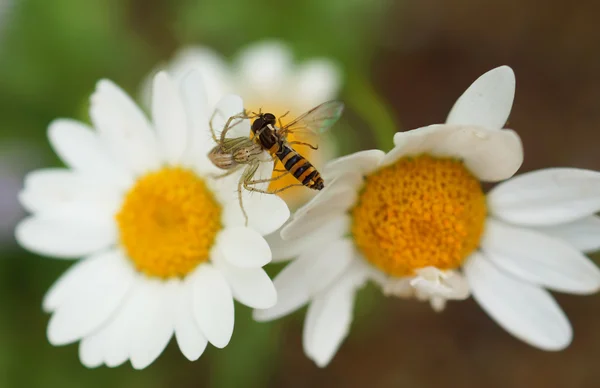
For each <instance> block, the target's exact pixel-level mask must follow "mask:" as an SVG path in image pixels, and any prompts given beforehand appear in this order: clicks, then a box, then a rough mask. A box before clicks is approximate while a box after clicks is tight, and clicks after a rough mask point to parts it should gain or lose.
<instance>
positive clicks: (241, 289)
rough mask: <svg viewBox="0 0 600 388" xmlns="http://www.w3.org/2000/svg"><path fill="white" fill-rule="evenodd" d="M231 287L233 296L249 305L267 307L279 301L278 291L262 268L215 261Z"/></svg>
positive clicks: (260, 307)
mask: <svg viewBox="0 0 600 388" xmlns="http://www.w3.org/2000/svg"><path fill="white" fill-rule="evenodd" d="M215 265H216V266H217V267H218V268H219V269H220V270H221V272H222V274H223V276H224V277H225V279H227V282H228V283H229V286H230V287H231V291H232V294H233V297H234V298H235V299H236V300H237V301H238V302H240V303H242V304H245V305H246V306H248V307H252V308H259V309H266V308H269V307H273V306H274V305H275V303H276V302H277V291H276V290H275V286H274V285H273V282H272V281H271V278H269V275H267V273H266V272H265V271H264V270H263V269H262V268H249V269H246V268H238V267H234V266H232V265H229V264H228V263H227V262H225V261H221V262H219V263H215Z"/></svg>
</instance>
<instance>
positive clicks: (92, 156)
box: [48, 119, 133, 188]
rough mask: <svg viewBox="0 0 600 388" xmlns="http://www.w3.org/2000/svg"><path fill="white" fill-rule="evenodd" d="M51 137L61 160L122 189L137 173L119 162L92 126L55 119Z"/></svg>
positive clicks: (50, 130) (51, 127)
mask: <svg viewBox="0 0 600 388" xmlns="http://www.w3.org/2000/svg"><path fill="white" fill-rule="evenodd" d="M48 138H49V140H50V144H52V148H53V149H54V151H55V152H56V154H57V155H58V156H59V157H60V159H61V160H62V161H63V162H64V163H65V164H66V165H67V166H68V167H70V168H72V169H73V170H76V171H79V172H81V173H84V174H89V175H91V176H93V177H94V178H95V179H97V180H98V181H101V182H106V183H108V184H113V185H115V186H116V187H119V188H127V187H129V186H130V185H131V184H132V183H133V176H132V175H131V174H130V173H128V172H127V171H126V170H125V169H124V168H122V167H121V166H120V165H118V164H117V163H116V162H115V160H114V159H113V158H112V157H111V154H110V152H109V150H108V149H107V148H106V147H105V145H104V143H102V142H101V141H100V138H99V137H98V135H97V134H96V132H94V131H93V130H92V129H91V128H90V127H88V126H87V125H85V124H83V123H80V122H78V121H75V120H70V119H58V120H54V121H53V122H52V123H51V124H50V126H49V127H48Z"/></svg>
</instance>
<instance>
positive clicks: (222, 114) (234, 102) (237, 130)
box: [210, 94, 250, 138]
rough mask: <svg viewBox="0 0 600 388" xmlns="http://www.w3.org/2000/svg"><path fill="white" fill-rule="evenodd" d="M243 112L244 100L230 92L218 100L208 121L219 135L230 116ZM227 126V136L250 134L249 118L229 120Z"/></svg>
mask: <svg viewBox="0 0 600 388" xmlns="http://www.w3.org/2000/svg"><path fill="white" fill-rule="evenodd" d="M243 112H244V102H243V101H242V98H241V97H240V96H237V95H235V94H230V95H227V96H225V97H223V98H222V99H221V100H219V103H218V104H217V106H216V107H215V111H214V112H213V113H212V116H211V119H212V120H211V121H210V122H211V125H212V128H213V130H214V131H215V132H216V134H217V136H220V135H221V131H223V129H225V125H227V123H228V121H229V120H230V118H231V117H233V116H239V115H240V114H242V113H243ZM228 127H229V131H228V132H227V135H226V137H227V138H235V137H240V136H250V120H244V119H240V118H235V119H232V120H231V121H229V124H228Z"/></svg>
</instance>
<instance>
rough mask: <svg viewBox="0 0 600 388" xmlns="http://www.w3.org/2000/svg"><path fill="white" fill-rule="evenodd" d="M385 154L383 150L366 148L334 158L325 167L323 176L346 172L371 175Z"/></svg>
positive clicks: (331, 176)
mask: <svg viewBox="0 0 600 388" xmlns="http://www.w3.org/2000/svg"><path fill="white" fill-rule="evenodd" d="M384 156H385V152H383V151H381V150H366V151H359V152H355V153H353V154H351V155H348V156H342V157H341V158H337V159H334V160H332V161H331V162H329V163H327V165H325V168H323V176H324V177H327V179H333V178H335V177H337V176H339V175H342V174H346V173H359V174H361V175H369V174H370V173H371V172H373V171H375V170H376V169H377V168H378V167H379V164H380V163H381V161H382V160H383V158H384Z"/></svg>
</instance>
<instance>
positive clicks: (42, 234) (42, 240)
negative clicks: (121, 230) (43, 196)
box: [15, 211, 117, 259]
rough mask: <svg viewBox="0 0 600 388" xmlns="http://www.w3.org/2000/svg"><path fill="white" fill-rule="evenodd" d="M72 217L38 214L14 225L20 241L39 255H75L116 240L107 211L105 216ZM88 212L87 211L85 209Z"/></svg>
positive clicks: (59, 256) (69, 257)
mask: <svg viewBox="0 0 600 388" xmlns="http://www.w3.org/2000/svg"><path fill="white" fill-rule="evenodd" d="M70 213H71V215H72V217H69V215H68V214H66V213H65V214H64V217H61V218H58V217H57V216H49V215H44V214H42V215H37V216H32V217H28V218H26V219H24V220H23V221H21V222H20V223H19V225H17V227H16V229H15V237H16V239H17V241H18V242H19V244H20V245H21V246H23V247H25V248H26V249H28V250H30V251H32V252H35V253H38V254H40V255H46V256H53V257H57V258H67V259H71V258H78V257H81V256H85V255H88V254H90V253H94V252H97V251H99V250H102V249H104V248H107V247H109V246H111V245H112V244H114V243H115V242H116V241H117V231H116V225H115V223H114V221H113V220H112V219H111V218H110V215H106V217H102V216H98V217H92V216H89V217H87V215H88V214H83V215H81V214H80V216H79V217H77V212H76V211H73V212H70ZM88 213H90V212H88Z"/></svg>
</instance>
